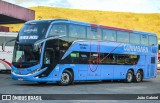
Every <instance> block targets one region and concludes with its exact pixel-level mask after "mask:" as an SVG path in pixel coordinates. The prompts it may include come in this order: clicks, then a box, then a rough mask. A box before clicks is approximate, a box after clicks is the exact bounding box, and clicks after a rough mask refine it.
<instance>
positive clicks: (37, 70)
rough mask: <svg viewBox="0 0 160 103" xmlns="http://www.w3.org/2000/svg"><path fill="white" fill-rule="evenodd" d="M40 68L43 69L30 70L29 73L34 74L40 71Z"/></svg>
mask: <svg viewBox="0 0 160 103" xmlns="http://www.w3.org/2000/svg"><path fill="white" fill-rule="evenodd" d="M40 70H42V68H38V69H36V70H34V71H32V72H30V73H29V74H34V73H36V72H39V71H40Z"/></svg>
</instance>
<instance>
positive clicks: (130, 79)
mask: <svg viewBox="0 0 160 103" xmlns="http://www.w3.org/2000/svg"><path fill="white" fill-rule="evenodd" d="M132 78H133V77H132V74H131V73H128V75H127V81H128V82H131V81H132Z"/></svg>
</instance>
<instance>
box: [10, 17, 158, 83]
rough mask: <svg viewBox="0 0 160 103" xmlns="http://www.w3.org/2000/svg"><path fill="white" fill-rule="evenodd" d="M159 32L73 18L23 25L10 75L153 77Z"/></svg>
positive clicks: (41, 79)
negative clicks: (135, 29) (142, 30)
mask: <svg viewBox="0 0 160 103" xmlns="http://www.w3.org/2000/svg"><path fill="white" fill-rule="evenodd" d="M157 55H158V40H157V35H156V34H153V33H148V32H141V31H134V30H128V29H122V28H117V27H110V26H103V25H98V24H90V23H85V22H79V21H72V20H65V19H64V20H63V19H55V20H34V21H29V22H26V23H25V24H24V26H23V27H22V29H21V30H20V32H19V35H18V37H17V40H16V42H15V46H14V53H13V62H12V72H11V74H12V78H13V79H15V80H24V81H33V82H38V83H40V84H44V83H47V82H57V83H58V84H59V85H69V84H72V83H73V82H74V81H90V80H125V81H126V82H128V83H131V82H133V81H135V82H141V81H142V80H143V79H149V78H155V77H156V75H157V60H158V57H157Z"/></svg>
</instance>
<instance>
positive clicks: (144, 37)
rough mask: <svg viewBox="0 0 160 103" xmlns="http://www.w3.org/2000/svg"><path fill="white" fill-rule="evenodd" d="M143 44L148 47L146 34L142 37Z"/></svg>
mask: <svg viewBox="0 0 160 103" xmlns="http://www.w3.org/2000/svg"><path fill="white" fill-rule="evenodd" d="M141 44H144V45H148V35H146V34H142V35H141Z"/></svg>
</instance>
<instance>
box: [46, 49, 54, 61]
mask: <svg viewBox="0 0 160 103" xmlns="http://www.w3.org/2000/svg"><path fill="white" fill-rule="evenodd" d="M53 57H54V54H53V51H51V50H46V51H45V55H44V64H51V63H52V62H53Z"/></svg>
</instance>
